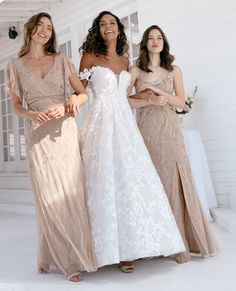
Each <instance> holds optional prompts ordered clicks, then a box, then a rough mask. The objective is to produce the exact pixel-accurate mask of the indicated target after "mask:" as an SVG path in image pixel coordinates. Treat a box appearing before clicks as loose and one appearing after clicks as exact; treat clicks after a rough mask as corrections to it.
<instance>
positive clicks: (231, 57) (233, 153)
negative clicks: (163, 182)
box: [138, 0, 236, 206]
mask: <svg viewBox="0 0 236 291" xmlns="http://www.w3.org/2000/svg"><path fill="white" fill-rule="evenodd" d="M138 3H139V5H138V7H139V11H140V13H139V16H140V26H141V30H142V31H143V30H144V29H145V28H147V27H148V26H149V25H152V24H158V25H159V26H160V27H161V28H162V29H163V30H164V31H165V32H166V34H167V37H168V39H169V42H170V45H171V50H172V52H173V53H174V55H175V56H176V62H175V63H176V64H178V65H179V66H180V67H181V68H182V71H183V75H184V80H185V87H186V93H191V92H192V91H193V89H194V87H195V85H197V86H198V92H197V101H196V103H195V104H194V105H193V109H192V111H191V113H190V114H188V115H186V116H185V117H184V127H185V128H193V129H198V130H199V131H200V134H201V136H202V138H203V142H204V145H205V149H206V153H207V158H208V162H209V166H210V171H211V176H212V179H213V183H214V187H215V191H216V194H217V200H218V204H219V205H220V206H229V196H228V193H229V192H231V195H235V196H236V77H235V76H236V73H235V70H236V34H235V33H234V30H235V27H236V2H235V1H234V0H226V1H224V2H220V1H219V2H218V1H214V0H208V1H196V0H179V1H174V0H165V1H161V0H160V1H156V0H152V1H148V3H147V1H144V0H139V1H138ZM147 16H148V17H147ZM232 189H233V190H232Z"/></svg>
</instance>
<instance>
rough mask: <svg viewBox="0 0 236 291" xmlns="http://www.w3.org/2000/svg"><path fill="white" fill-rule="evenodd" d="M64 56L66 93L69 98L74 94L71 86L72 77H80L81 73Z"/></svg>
mask: <svg viewBox="0 0 236 291" xmlns="http://www.w3.org/2000/svg"><path fill="white" fill-rule="evenodd" d="M61 56H62V61H63V68H64V72H63V73H64V83H65V92H66V95H67V97H68V96H69V95H70V94H71V93H72V88H71V85H70V80H69V78H70V76H71V75H77V76H78V77H79V72H78V70H77V69H76V67H75V65H74V64H73V63H72V62H71V61H70V60H69V59H68V58H67V57H66V56H64V55H61Z"/></svg>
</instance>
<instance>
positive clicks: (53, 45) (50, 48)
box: [18, 12, 57, 57]
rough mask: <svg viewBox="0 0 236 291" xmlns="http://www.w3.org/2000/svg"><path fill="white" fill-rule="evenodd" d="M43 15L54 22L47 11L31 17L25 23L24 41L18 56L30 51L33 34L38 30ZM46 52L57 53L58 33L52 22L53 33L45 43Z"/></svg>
mask: <svg viewBox="0 0 236 291" xmlns="http://www.w3.org/2000/svg"><path fill="white" fill-rule="evenodd" d="M42 17H47V18H48V19H49V20H50V21H51V23H52V17H51V15H49V14H48V13H46V12H40V13H38V14H35V15H33V16H32V17H30V19H29V20H28V21H27V22H26V23H25V25H24V43H23V46H22V47H21V49H20V51H19V53H18V57H23V56H24V55H26V54H27V53H28V52H29V50H30V42H31V36H32V34H34V33H35V32H36V30H37V27H38V24H39V22H40V19H41V18H42ZM44 52H45V54H47V55H48V54H54V53H57V42H56V33H55V29H54V26H53V23H52V35H51V38H50V39H49V41H48V42H47V43H46V44H45V45H44Z"/></svg>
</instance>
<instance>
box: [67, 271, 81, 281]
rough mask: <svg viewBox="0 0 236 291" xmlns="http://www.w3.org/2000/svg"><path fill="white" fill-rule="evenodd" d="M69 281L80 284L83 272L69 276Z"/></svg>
mask: <svg viewBox="0 0 236 291" xmlns="http://www.w3.org/2000/svg"><path fill="white" fill-rule="evenodd" d="M67 279H68V280H69V281H72V282H79V281H81V280H82V274H81V272H76V273H73V274H71V275H70V276H68V277H67Z"/></svg>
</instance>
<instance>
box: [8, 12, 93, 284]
mask: <svg viewBox="0 0 236 291" xmlns="http://www.w3.org/2000/svg"><path fill="white" fill-rule="evenodd" d="M6 79H7V85H8V87H9V89H10V93H11V96H12V103H13V108H14V111H15V113H16V114H17V115H19V116H21V117H23V118H25V119H26V148H27V161H28V166H29V174H30V177H31V183H32V188H33V192H34V196H35V204H36V214H37V223H38V234H39V243H38V244H39V251H38V270H39V272H40V273H48V272H49V271H50V266H54V267H57V269H59V270H60V271H61V272H62V273H64V274H65V275H66V276H67V278H68V279H69V280H71V281H80V280H81V278H82V276H81V273H80V271H84V270H86V271H95V270H96V259H95V257H94V254H93V251H92V248H91V239H90V231H89V221H88V216H87V210H86V207H85V197H84V185H83V175H82V168H81V157H80V151H79V145H78V136H77V125H76V121H75V118H74V116H69V115H65V106H64V104H65V102H66V97H67V96H68V95H67V94H68V92H67V90H66V89H67V88H68V87H70V86H71V87H72V88H73V90H74V91H76V92H78V95H72V96H71V97H70V99H69V100H68V101H67V106H66V109H67V111H71V110H72V111H76V106H79V105H82V104H83V103H84V102H85V101H86V100H87V95H86V94H85V90H84V88H83V85H82V83H81V82H80V80H79V78H78V76H77V72H76V70H75V69H74V67H73V65H72V64H71V63H70V62H69V60H68V59H67V58H66V57H64V56H62V55H61V54H58V53H57V52H56V38H55V31H54V28H53V24H52V20H51V17H50V15H48V14H47V13H39V14H37V15H34V16H32V17H31V18H30V19H29V20H28V22H27V23H26V24H25V37H24V44H23V46H22V48H21V50H20V52H19V57H18V58H16V59H14V60H12V61H10V62H9V64H8V66H7V71H6ZM79 93H80V94H79ZM75 99H76V100H75ZM23 102H24V103H25V104H26V105H27V108H25V107H24V106H23V104H24V103H23ZM72 104H74V105H72ZM72 107H73V108H72Z"/></svg>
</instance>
